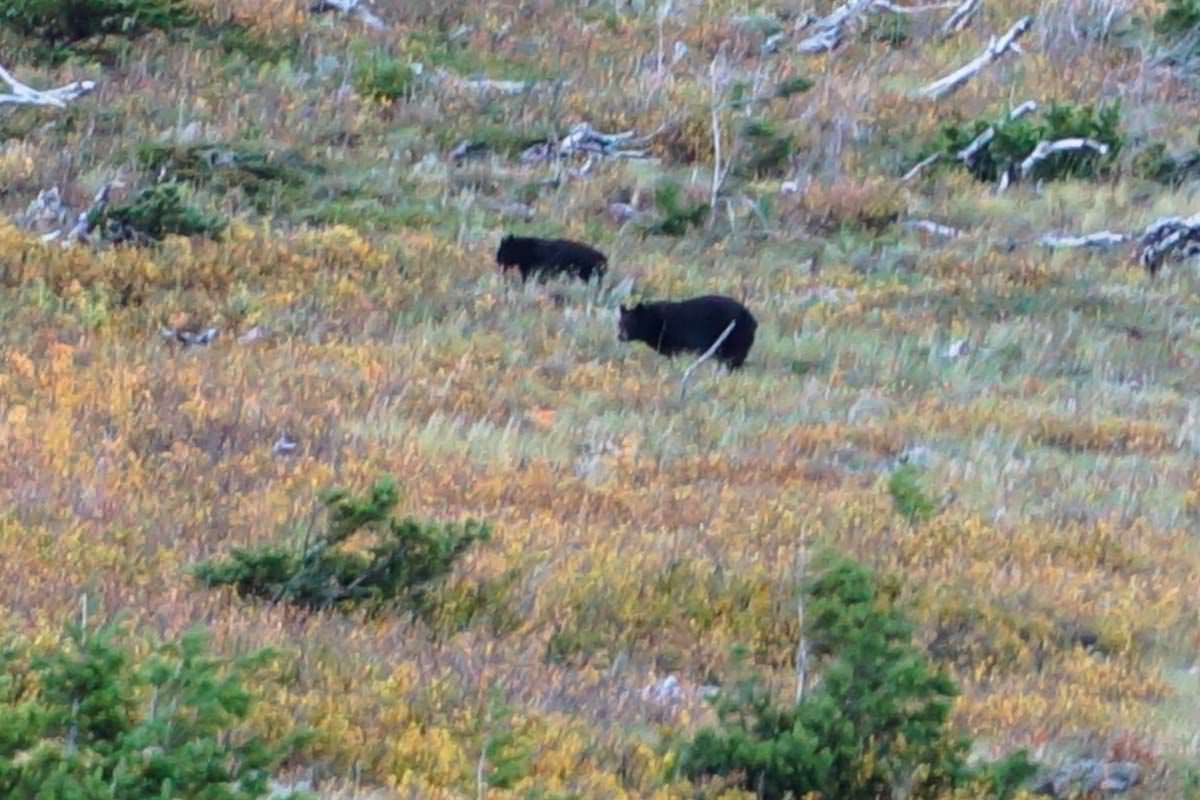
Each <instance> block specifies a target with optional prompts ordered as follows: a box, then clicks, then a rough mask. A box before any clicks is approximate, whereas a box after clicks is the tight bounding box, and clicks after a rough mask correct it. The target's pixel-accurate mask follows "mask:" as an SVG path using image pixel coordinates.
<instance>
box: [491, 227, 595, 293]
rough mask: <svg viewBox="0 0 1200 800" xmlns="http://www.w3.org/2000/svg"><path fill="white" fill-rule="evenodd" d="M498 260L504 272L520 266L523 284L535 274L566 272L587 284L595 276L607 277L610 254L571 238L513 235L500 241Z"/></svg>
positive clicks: (497, 252)
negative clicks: (605, 273)
mask: <svg viewBox="0 0 1200 800" xmlns="http://www.w3.org/2000/svg"><path fill="white" fill-rule="evenodd" d="M496 263H497V264H499V265H500V269H501V270H502V271H504V272H507V271H508V270H509V269H510V268H512V267H516V268H517V269H519V270H520V271H521V282H522V283H524V282H525V280H526V279H527V278H528V277H529V275H530V274H531V273H536V274H540V275H543V276H545V275H548V274H552V273H553V274H563V273H565V274H568V275H574V276H575V277H577V278H579V279H580V280H582V281H583V282H584V283H586V282H588V281H590V280H591V279H592V276H593V275H595V276H597V277H600V278H603V277H604V272H605V270H606V269H607V268H608V266H607V265H608V256H606V255H604V253H601V252H600V251H599V250H597V249H595V248H594V247H588V246H587V245H586V244H581V243H579V242H572V241H571V240H569V239H539V238H537V237H534V236H513V235H512V234H509V235H508V236H505V237H504V238H503V239H501V240H500V249H499V250H497V251H496Z"/></svg>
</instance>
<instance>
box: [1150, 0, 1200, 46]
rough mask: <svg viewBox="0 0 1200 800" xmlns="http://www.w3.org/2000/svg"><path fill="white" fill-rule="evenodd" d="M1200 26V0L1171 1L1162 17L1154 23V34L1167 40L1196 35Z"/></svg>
mask: <svg viewBox="0 0 1200 800" xmlns="http://www.w3.org/2000/svg"><path fill="white" fill-rule="evenodd" d="M1198 26H1200V0H1170V2H1168V3H1167V9H1166V10H1165V11H1164V12H1163V13H1162V16H1161V17H1159V18H1158V19H1156V20H1155V21H1154V32H1155V33H1157V34H1158V35H1160V36H1164V37H1167V38H1180V37H1183V36H1187V35H1189V34H1194V33H1195V32H1196V28H1197V27H1198Z"/></svg>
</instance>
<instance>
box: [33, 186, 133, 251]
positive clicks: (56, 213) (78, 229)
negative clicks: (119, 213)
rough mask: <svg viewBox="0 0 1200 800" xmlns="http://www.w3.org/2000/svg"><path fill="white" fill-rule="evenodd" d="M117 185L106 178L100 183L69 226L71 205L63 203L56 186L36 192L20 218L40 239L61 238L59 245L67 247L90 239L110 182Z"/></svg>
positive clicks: (104, 202)
mask: <svg viewBox="0 0 1200 800" xmlns="http://www.w3.org/2000/svg"><path fill="white" fill-rule="evenodd" d="M121 185H122V184H121V183H117V182H109V183H106V184H104V185H103V186H101V187H100V190H99V191H98V192H96V195H95V197H94V198H93V199H92V204H91V205H90V206H88V207H87V208H86V209H84V210H83V211H81V212H79V214H78V216H77V217H76V220H75V224H74V225H72V226H71V228H70V230H68V229H67V228H66V227H65V224H66V222H67V220H68V219H69V217H70V215H71V209H70V208H69V207H68V206H67V205H66V204H65V203H63V201H62V196H61V194H60V193H59V191H58V187H57V186H52V187H50V188H49V189H44V190H42V191H40V192H38V196H37V198H36V199H35V200H34V201H33V202H31V203H30V204H29V207H28V208H26V209H25V214H24V215H23V217H22V222H23V224H24V226H25V227H27V228H29V229H30V230H33V231H35V232H39V233H40V234H41V236H40V238H41V240H42V241H43V242H53V241H58V240H60V239H61V241H62V246H63V247H67V246H69V245H72V244H74V243H75V242H78V241H90V234H91V232H92V229H93V228H95V226H96V222H97V220H99V219H100V215H101V214H102V213H103V212H104V209H105V207H107V205H108V196H109V194H111V192H112V189H113V186H121ZM64 234H65V235H64Z"/></svg>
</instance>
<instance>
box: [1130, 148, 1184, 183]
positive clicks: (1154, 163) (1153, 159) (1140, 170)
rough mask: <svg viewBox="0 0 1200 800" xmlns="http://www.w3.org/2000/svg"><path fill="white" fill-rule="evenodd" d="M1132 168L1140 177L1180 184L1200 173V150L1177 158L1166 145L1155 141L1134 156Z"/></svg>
mask: <svg viewBox="0 0 1200 800" xmlns="http://www.w3.org/2000/svg"><path fill="white" fill-rule="evenodd" d="M1131 169H1132V172H1133V174H1134V175H1136V176H1137V177H1139V178H1147V179H1149V180H1152V181H1157V182H1159V183H1163V184H1166V185H1168V186H1178V185H1179V184H1181V183H1184V182H1185V181H1188V180H1190V179H1192V178H1195V177H1196V176H1197V175H1200V150H1193V151H1192V152H1191V153H1187V154H1184V155H1181V156H1179V157H1178V158H1176V157H1174V156H1172V155H1171V154H1170V153H1168V152H1167V147H1166V145H1164V144H1162V143H1161V142H1155V143H1154V144H1151V145H1149V146H1148V147H1146V149H1144V150H1142V151H1141V152H1140V153H1138V154H1137V155H1136V156H1135V157H1134V159H1133V164H1132V167H1131Z"/></svg>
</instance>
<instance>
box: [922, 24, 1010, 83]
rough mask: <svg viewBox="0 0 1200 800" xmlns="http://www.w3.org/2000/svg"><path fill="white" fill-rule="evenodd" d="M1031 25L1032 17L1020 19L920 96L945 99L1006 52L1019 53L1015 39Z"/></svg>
mask: <svg viewBox="0 0 1200 800" xmlns="http://www.w3.org/2000/svg"><path fill="white" fill-rule="evenodd" d="M1032 25H1033V17H1031V16H1026V17H1021V19H1019V20H1017V22H1016V24H1014V25H1013V26H1012V27H1011V28H1009V29H1008V32H1007V33H1005V34H1004V35H1003V36H1001V37H1000V38H999V39H996V38H995V37H993V38H992V39H991V41H989V42H988V46H987V47H986V48H984V51H983V52H982V53H980V54H979V55H978V56H976V57H975V58H974V59H972V60H971V61H970V62H968V63H966V64H964V65H963V66H961V67H959V68H958V69H956V70H955V71H954V72H952V73H950V74H949V75H947V76H946V77H944V78H941V79H940V80H936V81H934V82H933V83H931V84H929V85H928V86H926V87H925V88H924V89H922V90H921V92H920V94H921V95H923V96H925V97H929V98H932V99H934V100H936V99H938V98H941V97H945V96H946V95H948V94H951V93H952V92H954V91H955V90H957V89H958V88H959V87H960V86H962V85H963V84H964V83H966V82H967V81H969V80H970V79H971V78H972V77H974V76H975V74H976V73H977V72H979V71H980V70H981V69H983V68H984V67H986V66H987V65H988V64H991V63H992V62H993V61H996V60H997V59H999V58H1000V57H1001V56H1003V55H1004V54H1005V53H1007V52H1008V51H1010V50H1014V51H1016V52H1018V53H1019V52H1021V48H1020V47H1018V46H1017V39H1019V38H1021V36H1022V35H1024V34H1025V32H1026V31H1028V30H1029V28H1030V27H1031V26H1032Z"/></svg>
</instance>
